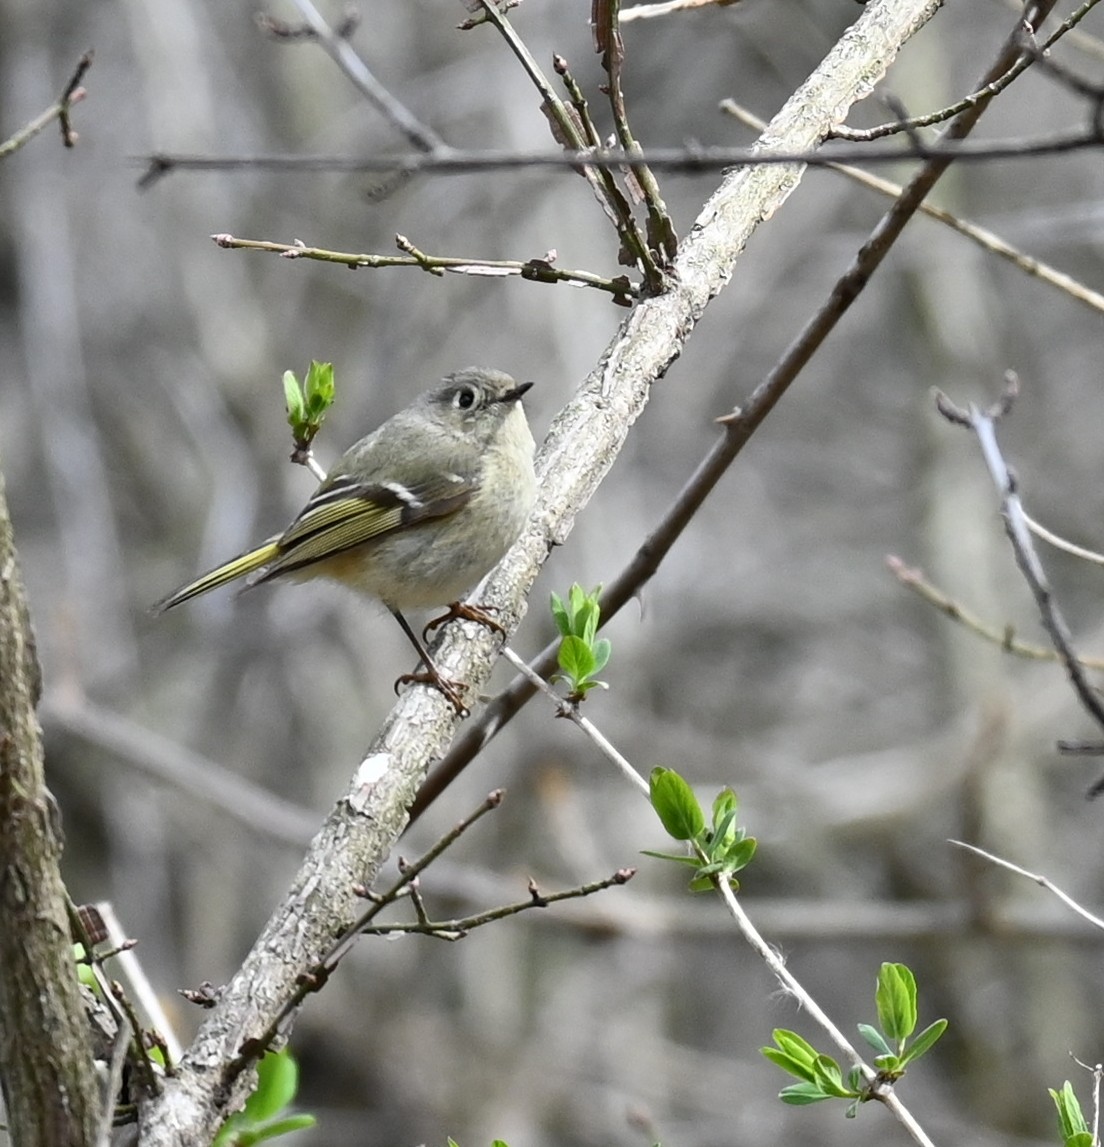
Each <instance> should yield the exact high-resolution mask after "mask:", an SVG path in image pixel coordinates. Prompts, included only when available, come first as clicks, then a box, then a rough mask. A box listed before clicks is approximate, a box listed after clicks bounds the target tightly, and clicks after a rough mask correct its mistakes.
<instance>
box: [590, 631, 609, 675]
mask: <svg viewBox="0 0 1104 1147" xmlns="http://www.w3.org/2000/svg"><path fill="white" fill-rule="evenodd" d="M591 648H592V651H593V653H594V669H593V670H592V672H594V673H601V672H602V670H603V669H605V667H606V664H607V663H608V661H609V659H610V653H612V652H613V646H612V645H611V644H610V640H609V638H608V637H599V638H598V640H597V641H596V642H595V643H594V645H593V646H592V647H591Z"/></svg>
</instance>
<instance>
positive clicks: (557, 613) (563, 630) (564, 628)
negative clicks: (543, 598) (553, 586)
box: [552, 590, 571, 637]
mask: <svg viewBox="0 0 1104 1147" xmlns="http://www.w3.org/2000/svg"><path fill="white" fill-rule="evenodd" d="M552 620H553V621H554V622H555V623H556V628H557V629H558V630H559V631H560V636H561V637H567V635H568V634H569V633H570V632H571V619H570V618H569V617H568V615H567V608H566V607H565V606H564V603H563V598H562V597H560V595H559V594H558V593H556V592H555V591H554V590H553V592H552Z"/></svg>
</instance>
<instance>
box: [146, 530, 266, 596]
mask: <svg viewBox="0 0 1104 1147" xmlns="http://www.w3.org/2000/svg"><path fill="white" fill-rule="evenodd" d="M279 553H280V545H279V539H277V538H272V539H270V540H269V541H267V542H265V543H264V544H263V545H259V546H258V547H257V548H256V549H255V550H250V551H249V552H248V553H244V554H239V555H238V556H237V557H236V558H231V559H230V561H228V562H224V563H223V564H222V565H220V566H216V567H215V568H214V569H213V570H209V571H208V572H207V573H205V574H203V576H202V577H197V578H196V579H195V581H190V582H188V584H187V585H182V586H181V587H180V588H179V589H178V590H175V591H174V592H173V593H170V594H169V596H168V597H165V598H162V599H161V600H160V601H159V602H158V603H157V604H156V605H155V606H154V607H153V612H154V613H164V612H165V610H166V609H172V607H173V606H174V605H180V604H181V602H185V601H190V600H191V599H192V598H193V597H199V595H200V594H201V593H206V592H207V591H208V590H211V589H218V587H219V586H220V585H225V584H226V583H227V582H229V581H234V580H235V579H236V578H239V577H244V576H245V575H246V574H250V573H252V572H253V571H254V570H258V569H260V568H261V566H266V565H268V563H269V562H271V561H272V560H273V559H274V558H276V557H278V556H279Z"/></svg>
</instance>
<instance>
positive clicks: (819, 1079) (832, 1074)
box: [813, 1055, 851, 1099]
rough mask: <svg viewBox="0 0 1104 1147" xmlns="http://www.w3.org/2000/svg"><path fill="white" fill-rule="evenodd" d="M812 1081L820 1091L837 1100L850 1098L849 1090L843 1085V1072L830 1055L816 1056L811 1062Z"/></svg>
mask: <svg viewBox="0 0 1104 1147" xmlns="http://www.w3.org/2000/svg"><path fill="white" fill-rule="evenodd" d="M813 1080H814V1082H815V1083H817V1084H818V1085H819V1086H820V1089H821V1091H823V1092H825V1093H826V1094H828V1095H834V1096H836V1098H837V1099H848V1098H850V1096H851V1091H850V1089H848V1088H846V1087H844V1085H843V1072H842V1071H840V1066H839V1064H838V1063H836V1061H835V1060H834V1059H833V1058H832V1057H831V1056H830V1055H818V1056H817V1057H816V1059H814V1060H813Z"/></svg>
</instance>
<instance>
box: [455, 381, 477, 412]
mask: <svg viewBox="0 0 1104 1147" xmlns="http://www.w3.org/2000/svg"><path fill="white" fill-rule="evenodd" d="M475 399H476V393H475V390H474V388H473V387H470V386H462V387H460V389H459V390H458V391H457V392H456V397H455V398H454V399H453V400H452V404H453V406H455V407H456V409H457V410H471V408H472V407H473V406H474V405H475Z"/></svg>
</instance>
